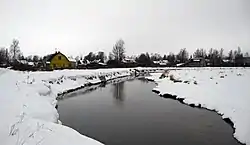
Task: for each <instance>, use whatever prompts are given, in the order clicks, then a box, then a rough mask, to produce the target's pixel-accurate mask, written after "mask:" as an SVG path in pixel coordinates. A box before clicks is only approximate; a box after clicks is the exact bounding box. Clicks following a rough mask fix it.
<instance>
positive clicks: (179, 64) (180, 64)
mask: <svg viewBox="0 0 250 145" xmlns="http://www.w3.org/2000/svg"><path fill="white" fill-rule="evenodd" d="M184 64H185V63H178V64H176V66H182V65H184Z"/></svg>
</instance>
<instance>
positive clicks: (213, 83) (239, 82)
mask: <svg viewBox="0 0 250 145" xmlns="http://www.w3.org/2000/svg"><path fill="white" fill-rule="evenodd" d="M167 76H168V77H166V78H164V79H159V75H156V74H154V75H153V76H151V77H150V78H149V79H150V80H155V81H156V83H157V84H158V85H157V87H156V88H154V90H155V91H158V92H160V95H164V94H170V95H175V96H177V98H183V99H184V103H186V104H194V105H195V106H198V105H199V104H200V105H201V107H204V108H207V109H210V110H215V111H216V112H218V113H219V114H221V115H222V118H229V119H230V120H231V121H232V122H233V123H234V128H235V133H234V137H235V138H236V139H238V140H239V141H240V142H242V143H246V144H247V145H250V113H249V112H250V105H249V102H250V90H249V82H250V68H183V69H180V70H171V71H170V72H169V73H168V74H167ZM170 76H174V80H175V79H180V80H181V81H182V82H174V81H171V80H170V78H171V77H170Z"/></svg>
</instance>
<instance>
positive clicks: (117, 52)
mask: <svg viewBox="0 0 250 145" xmlns="http://www.w3.org/2000/svg"><path fill="white" fill-rule="evenodd" d="M124 44H125V43H124V41H123V40H122V39H120V40H118V41H117V42H116V44H115V46H114V47H113V50H112V54H113V56H114V59H115V60H116V61H117V62H121V61H122V60H123V59H124V58H125V48H124Z"/></svg>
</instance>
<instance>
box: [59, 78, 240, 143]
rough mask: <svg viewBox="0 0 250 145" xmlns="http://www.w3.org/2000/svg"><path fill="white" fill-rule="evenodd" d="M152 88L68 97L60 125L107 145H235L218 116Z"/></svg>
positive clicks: (129, 85) (143, 84) (124, 87)
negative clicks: (182, 102)
mask: <svg viewBox="0 0 250 145" xmlns="http://www.w3.org/2000/svg"><path fill="white" fill-rule="evenodd" d="M154 87H155V84H154V83H153V82H148V81H145V80H144V79H130V80H126V81H122V82H117V83H111V84H107V85H106V86H102V87H96V88H93V89H90V90H86V89H82V90H78V91H76V92H73V93H69V94H67V95H66V96H65V97H66V98H65V99H63V100H60V101H59V104H58V111H59V115H60V120H61V121H62V123H63V124H64V125H66V126H69V127H71V128H74V129H75V130H77V131H78V132H80V133H81V134H83V135H86V136H88V137H91V138H94V139H96V140H98V141H100V142H102V143H104V144H106V145H166V144H169V145H223V144H225V145H239V143H238V142H237V141H236V140H235V139H234V138H233V129H232V127H231V126H230V125H228V124H227V123H226V122H224V121H223V120H222V118H221V117H220V116H219V115H218V114H216V113H215V112H212V111H208V110H205V109H199V108H192V107H190V106H187V105H184V104H181V103H179V102H178V101H176V100H172V99H165V98H161V97H160V96H158V95H157V94H155V93H153V92H152V91H151V90H152V89H153V88H154ZM180 89H181V88H180Z"/></svg>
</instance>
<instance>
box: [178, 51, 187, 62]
mask: <svg viewBox="0 0 250 145" xmlns="http://www.w3.org/2000/svg"><path fill="white" fill-rule="evenodd" d="M188 58H189V57H188V52H187V50H186V48H183V49H181V50H180V52H179V53H178V55H177V59H178V60H179V61H180V62H181V63H184V62H186V61H187V60H188Z"/></svg>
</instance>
